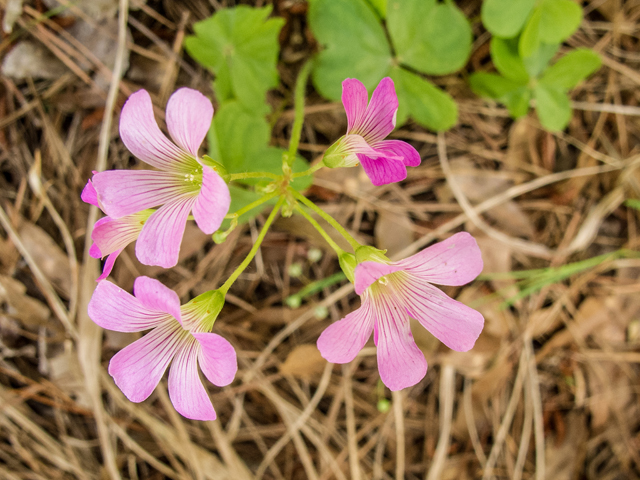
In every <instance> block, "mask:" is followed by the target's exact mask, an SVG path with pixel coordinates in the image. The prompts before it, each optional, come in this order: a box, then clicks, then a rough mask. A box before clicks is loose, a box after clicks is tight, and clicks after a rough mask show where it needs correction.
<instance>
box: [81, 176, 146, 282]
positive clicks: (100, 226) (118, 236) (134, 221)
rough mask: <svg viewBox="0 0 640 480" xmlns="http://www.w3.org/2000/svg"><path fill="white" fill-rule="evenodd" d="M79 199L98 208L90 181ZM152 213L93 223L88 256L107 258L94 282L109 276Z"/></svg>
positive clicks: (144, 211)
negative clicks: (119, 256) (122, 253)
mask: <svg viewBox="0 0 640 480" xmlns="http://www.w3.org/2000/svg"><path fill="white" fill-rule="evenodd" d="M81 198H82V200H83V201H84V202H86V203H90V204H91V205H95V206H96V207H100V205H99V204H98V197H97V194H96V190H95V188H93V184H92V183H91V180H89V181H88V182H87V185H86V186H85V187H84V190H82V195H81ZM152 213H153V210H143V211H142V212H139V213H134V214H133V215H127V216H126V217H122V218H118V219H113V218H111V217H103V218H101V219H100V220H98V221H97V222H96V223H95V225H94V226H93V230H92V231H91V239H92V240H93V244H92V245H91V248H90V249H89V254H90V255H91V256H92V257H93V258H104V257H107V260H106V261H105V263H104V267H103V269H102V275H100V276H99V277H98V278H97V279H96V281H98V282H99V281H100V280H104V279H105V278H107V277H108V276H109V274H110V273H111V270H112V269H113V264H114V263H115V261H116V258H118V255H120V252H122V250H124V248H125V247H126V246H127V245H129V244H130V243H131V242H135V241H136V239H137V238H138V235H140V232H141V231H142V227H143V226H144V224H145V222H146V221H147V220H148V219H149V217H150V216H151V214H152Z"/></svg>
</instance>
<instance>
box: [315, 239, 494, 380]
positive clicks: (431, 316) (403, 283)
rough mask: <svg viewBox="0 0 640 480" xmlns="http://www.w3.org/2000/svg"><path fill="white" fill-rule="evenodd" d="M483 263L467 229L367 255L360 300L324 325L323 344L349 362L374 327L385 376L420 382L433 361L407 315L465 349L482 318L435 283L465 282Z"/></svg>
mask: <svg viewBox="0 0 640 480" xmlns="http://www.w3.org/2000/svg"><path fill="white" fill-rule="evenodd" d="M481 271H482V257H481V255H480V249H479V248H478V245H477V244H476V241H475V240H474V238H473V237H472V236H471V235H469V234H468V233H466V232H461V233H457V234H455V235H453V236H452V237H450V238H448V239H447V240H445V241H444V242H440V243H436V244H435V245H432V246H431V247H429V248H426V249H424V250H423V251H421V252H419V253H417V254H415V255H413V256H411V257H409V258H406V259H404V260H401V261H399V262H392V263H378V262H373V261H365V262H362V263H360V264H359V265H358V266H357V267H356V269H355V290H356V293H357V294H358V295H360V297H361V300H362V305H361V306H360V308H359V309H357V310H356V311H354V312H352V313H350V314H349V315H347V316H346V317H345V318H343V319H342V320H339V321H337V322H336V323H334V324H332V325H330V326H329V327H328V328H327V329H326V330H325V331H324V332H322V334H321V335H320V338H318V349H319V350H320V353H321V354H322V356H323V357H324V358H326V359H327V360H328V361H330V362H332V363H348V362H350V361H351V360H353V359H354V358H355V357H356V355H357V354H358V352H359V351H360V350H361V349H362V347H364V345H365V343H367V340H368V339H369V337H370V336H371V332H372V331H373V341H374V343H375V344H376V346H377V347H378V369H379V370H380V378H381V379H382V381H383V382H384V384H385V385H386V386H387V387H389V388H390V389H391V390H401V389H403V388H406V387H410V386H412V385H415V384H416V383H418V382H419V381H420V380H422V378H423V377H424V376H425V374H426V373H427V362H426V360H425V358H424V355H423V354H422V352H421V351H420V349H419V348H418V347H417V345H416V343H415V341H414V340H413V336H412V335H411V329H410V327H409V318H414V319H416V320H417V321H418V322H420V324H421V325H422V326H423V327H424V328H426V329H427V330H428V331H429V332H431V334H433V335H434V336H435V337H436V338H438V340H440V341H441V342H442V343H444V344H445V345H446V346H447V347H449V348H451V349H453V350H456V351H459V352H466V351H467V350H469V349H471V348H472V347H473V345H474V343H475V341H476V339H477V338H478V336H479V335H480V332H481V331H482V327H483V325H484V318H483V317H482V315H481V314H480V313H479V312H477V311H475V310H473V309H472V308H469V307H467V306H466V305H463V304H462V303H460V302H457V301H456V300H453V299H451V298H449V297H448V296H447V295H445V294H444V292H442V291H441V290H440V289H438V288H436V287H434V286H433V285H431V284H432V283H436V284H439V285H464V284H465V283H468V282H470V281H471V280H473V279H474V278H476V277H477V276H478V275H479V274H480V272H481Z"/></svg>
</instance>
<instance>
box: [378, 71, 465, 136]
mask: <svg viewBox="0 0 640 480" xmlns="http://www.w3.org/2000/svg"><path fill="white" fill-rule="evenodd" d="M391 78H392V79H393V81H394V83H395V86H396V93H397V94H398V102H399V104H400V105H401V106H403V108H406V110H407V113H408V114H410V115H411V116H412V117H413V118H414V119H415V120H416V121H417V122H418V123H420V124H422V125H424V126H426V127H429V128H431V129H432V130H438V131H443V130H447V129H449V128H451V127H452V126H454V125H455V124H456V122H457V121H458V107H457V105H456V102H454V101H453V98H451V96H450V95H449V94H448V93H446V92H443V91H442V90H440V89H439V88H438V87H436V86H435V85H433V84H432V83H431V82H429V81H427V80H425V79H423V78H421V77H419V76H418V75H416V74H414V73H411V72H409V71H407V70H405V69H404V68H399V67H395V68H393V69H392V70H391ZM403 115H406V114H404V113H403ZM398 116H399V117H400V114H398Z"/></svg>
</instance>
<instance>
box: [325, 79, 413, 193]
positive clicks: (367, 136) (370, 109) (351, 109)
mask: <svg viewBox="0 0 640 480" xmlns="http://www.w3.org/2000/svg"><path fill="white" fill-rule="evenodd" d="M368 98H369V97H368V94H367V89H366V88H365V86H364V85H363V84H362V82H360V81H359V80H357V79H355V78H347V79H346V80H345V81H344V82H342V104H343V105H344V109H345V111H346V113H347V122H348V126H347V133H346V135H345V136H344V137H342V138H341V139H340V140H338V142H336V143H335V144H334V145H333V146H332V147H330V148H329V150H327V153H326V154H325V164H326V165H327V166H329V167H350V166H355V165H357V164H358V163H361V164H362V167H363V168H364V171H365V173H366V174H367V175H368V176H369V178H370V179H371V182H372V183H373V184H374V185H385V184H387V183H393V182H399V181H400V180H404V179H405V178H407V167H417V166H418V165H420V154H419V153H418V152H417V151H416V149H415V148H413V147H412V146H411V145H409V144H408V143H407V142H403V141H402V140H384V138H385V137H386V136H387V135H389V134H390V133H391V132H392V131H393V129H394V128H395V126H396V114H397V112H398V97H397V95H396V90H395V87H394V85H393V80H391V78H389V77H385V78H383V79H382V80H381V81H380V83H379V84H378V86H377V87H376V89H375V90H374V92H373V95H371V101H370V102H369V104H368V105H367V100H368Z"/></svg>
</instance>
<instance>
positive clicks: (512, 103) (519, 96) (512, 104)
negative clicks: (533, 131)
mask: <svg viewBox="0 0 640 480" xmlns="http://www.w3.org/2000/svg"><path fill="white" fill-rule="evenodd" d="M530 100H531V89H530V88H529V87H520V88H518V89H517V90H513V91H511V92H509V93H507V94H506V95H505V97H504V98H503V101H504V103H505V105H506V106H507V108H508V109H509V113H510V114H511V116H512V117H513V118H520V117H524V116H525V115H526V114H527V112H528V111H529V101H530Z"/></svg>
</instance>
